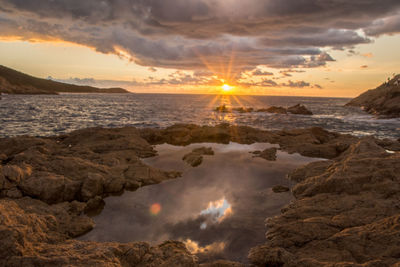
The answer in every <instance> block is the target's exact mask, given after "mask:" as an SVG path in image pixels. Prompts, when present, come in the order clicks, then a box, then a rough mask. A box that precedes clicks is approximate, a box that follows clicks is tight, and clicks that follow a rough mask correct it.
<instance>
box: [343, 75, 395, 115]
mask: <svg viewBox="0 0 400 267" xmlns="http://www.w3.org/2000/svg"><path fill="white" fill-rule="evenodd" d="M346 105H347V106H356V107H361V108H363V109H364V110H365V111H367V112H369V113H371V114H376V115H383V116H388V117H400V75H397V76H395V77H394V78H393V79H391V80H390V81H388V82H385V83H384V84H382V85H381V86H379V87H377V88H376V89H373V90H369V91H367V92H365V93H363V94H361V95H360V96H358V97H356V98H354V99H353V100H351V101H350V102H349V103H348V104H346Z"/></svg>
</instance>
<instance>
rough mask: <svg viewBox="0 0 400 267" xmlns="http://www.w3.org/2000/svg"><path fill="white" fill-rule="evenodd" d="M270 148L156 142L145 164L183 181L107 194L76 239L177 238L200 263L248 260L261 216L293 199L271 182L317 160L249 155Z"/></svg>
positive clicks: (257, 241) (260, 235)
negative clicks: (196, 153) (205, 150)
mask: <svg viewBox="0 0 400 267" xmlns="http://www.w3.org/2000/svg"><path fill="white" fill-rule="evenodd" d="M202 146H206V147H212V148H213V151H214V153H215V155H213V156H204V160H203V163H202V164H201V165H200V166H198V167H195V168H193V167H191V166H190V165H188V164H186V163H185V162H184V161H182V157H183V156H184V155H185V154H186V153H188V152H190V151H192V149H194V148H198V147H202ZM270 147H277V145H271V144H266V143H255V144H252V145H241V144H237V143H232V142H231V143H230V144H227V145H223V144H207V143H205V144H204V143H203V144H191V145H189V146H185V147H177V146H172V145H167V144H163V145H158V146H156V147H155V149H156V150H157V151H158V156H156V157H153V158H147V159H145V160H144V162H145V163H146V164H149V165H151V166H153V167H157V168H160V169H163V170H169V169H173V170H177V171H181V172H182V177H181V178H177V179H173V180H169V181H165V182H163V183H161V184H157V185H150V186H145V187H141V188H139V189H138V190H137V191H135V192H125V193H124V194H123V195H122V196H115V197H108V198H106V199H105V202H106V203H105V207H104V210H103V211H102V212H101V214H100V215H98V216H95V217H94V218H93V219H94V221H95V223H96V226H95V227H94V229H93V230H92V231H90V232H89V233H88V234H86V235H84V236H82V237H80V238H79V239H81V240H91V241H100V242H108V241H116V242H134V241H146V242H150V243H151V244H152V245H157V244H161V243H162V242H164V241H166V240H179V241H182V242H184V243H185V244H186V247H187V248H188V249H189V250H190V251H191V252H192V253H195V254H196V255H197V256H198V257H199V260H200V262H204V261H213V260H217V259H229V260H235V261H240V262H246V261H247V255H248V252H249V250H250V248H252V247H255V246H257V245H261V244H263V243H265V232H266V226H265V219H266V218H268V217H272V216H275V215H278V214H280V212H281V211H280V210H281V208H282V207H283V206H285V205H287V204H288V203H289V202H290V201H291V200H292V199H293V196H292V194H291V193H290V192H285V193H279V194H277V193H273V192H272V190H271V188H272V187H273V186H275V185H285V186H288V187H291V182H290V181H289V180H288V179H286V175H287V173H288V172H290V171H291V170H294V169H295V168H297V167H299V166H302V165H305V164H307V163H309V162H313V161H317V160H320V159H315V158H314V159H311V158H307V157H303V156H300V155H299V154H288V153H286V152H283V151H278V152H277V160H276V161H267V160H265V159H262V158H255V157H253V154H251V153H249V152H252V151H255V150H264V149H266V148H270Z"/></svg>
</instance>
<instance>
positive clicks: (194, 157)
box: [182, 147, 214, 167]
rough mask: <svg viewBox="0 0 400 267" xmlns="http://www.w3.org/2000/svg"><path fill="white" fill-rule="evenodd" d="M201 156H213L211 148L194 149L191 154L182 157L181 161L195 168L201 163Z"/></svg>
mask: <svg viewBox="0 0 400 267" xmlns="http://www.w3.org/2000/svg"><path fill="white" fill-rule="evenodd" d="M203 155H209V156H211V155H214V151H213V150H212V148H211V147H200V148H195V149H193V150H192V152H190V153H188V154H186V155H184V156H183V158H182V160H183V161H185V162H186V163H187V164H189V165H190V166H192V167H197V166H199V165H200V164H201V163H202V162H203Z"/></svg>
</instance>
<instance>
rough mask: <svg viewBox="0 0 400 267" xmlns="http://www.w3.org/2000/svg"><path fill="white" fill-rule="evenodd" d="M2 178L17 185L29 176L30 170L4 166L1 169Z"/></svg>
mask: <svg viewBox="0 0 400 267" xmlns="http://www.w3.org/2000/svg"><path fill="white" fill-rule="evenodd" d="M2 172H3V176H4V177H5V178H7V179H8V180H9V181H11V182H15V183H17V184H18V183H19V182H20V181H21V179H23V178H24V177H25V176H29V175H30V174H31V172H32V171H31V170H30V168H29V167H25V168H24V169H22V168H21V167H19V166H15V165H5V166H3V168H2Z"/></svg>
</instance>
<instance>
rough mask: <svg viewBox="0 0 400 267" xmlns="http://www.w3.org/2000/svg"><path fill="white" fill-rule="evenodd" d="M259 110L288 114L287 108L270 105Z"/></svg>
mask: <svg viewBox="0 0 400 267" xmlns="http://www.w3.org/2000/svg"><path fill="white" fill-rule="evenodd" d="M257 112H268V113H275V114H287V110H286V109H285V108H283V107H275V106H272V107H269V108H263V109H259V110H257Z"/></svg>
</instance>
